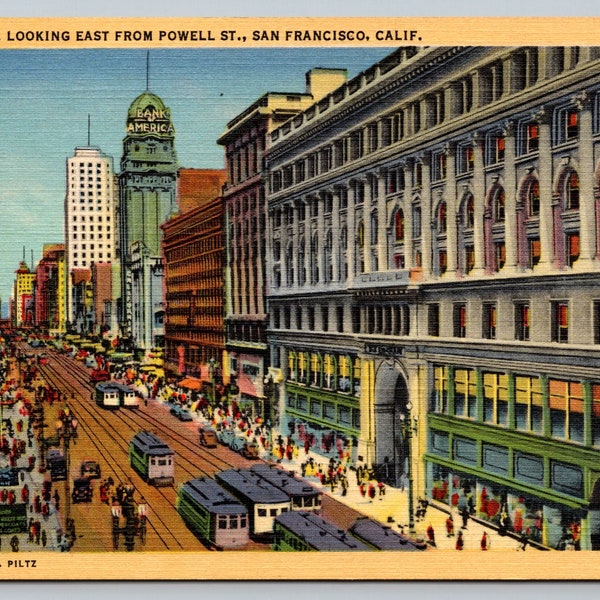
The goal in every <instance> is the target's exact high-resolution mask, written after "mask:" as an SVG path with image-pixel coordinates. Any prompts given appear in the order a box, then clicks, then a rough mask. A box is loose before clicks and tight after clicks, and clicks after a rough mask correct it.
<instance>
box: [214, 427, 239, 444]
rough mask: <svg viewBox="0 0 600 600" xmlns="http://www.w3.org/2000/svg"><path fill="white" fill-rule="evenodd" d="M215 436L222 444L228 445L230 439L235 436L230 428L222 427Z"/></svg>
mask: <svg viewBox="0 0 600 600" xmlns="http://www.w3.org/2000/svg"><path fill="white" fill-rule="evenodd" d="M217 438H218V439H219V443H220V444H223V446H229V445H230V444H231V441H232V440H233V439H234V438H235V433H233V431H231V429H222V430H221V431H219V432H218V433H217Z"/></svg>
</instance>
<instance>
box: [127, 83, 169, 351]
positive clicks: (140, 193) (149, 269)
mask: <svg viewBox="0 0 600 600" xmlns="http://www.w3.org/2000/svg"><path fill="white" fill-rule="evenodd" d="M126 132H127V135H126V137H125V139H124V140H123V156H122V159H121V173H120V175H119V183H120V203H119V220H120V223H119V233H120V243H119V248H118V253H119V256H120V263H121V303H120V307H119V323H120V327H121V333H122V335H123V336H124V337H127V338H129V339H130V341H131V344H132V347H136V348H139V349H148V348H151V347H152V346H155V345H160V344H162V337H163V335H164V333H163V317H164V308H163V305H162V259H161V251H160V242H161V229H160V225H161V223H163V222H164V221H165V220H166V219H167V217H168V216H169V215H171V214H173V213H175V212H177V201H176V200H177V198H176V189H177V157H176V154H175V129H174V127H173V124H172V122H171V114H170V111H169V109H168V108H167V107H166V106H165V104H164V103H163V101H162V100H161V99H160V98H159V97H158V96H156V95H155V94H152V93H150V92H149V91H148V90H146V91H145V92H144V93H143V94H141V95H140V96H138V97H137V98H136V99H135V100H134V101H133V102H132V104H131V106H130V107H129V111H128V113H127V124H126Z"/></svg>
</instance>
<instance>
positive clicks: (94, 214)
mask: <svg viewBox="0 0 600 600" xmlns="http://www.w3.org/2000/svg"><path fill="white" fill-rule="evenodd" d="M66 180H67V187H66V195H65V249H66V253H65V258H66V268H67V273H69V274H70V273H71V271H72V270H73V269H90V268H91V266H92V264H94V263H95V262H109V263H114V262H115V258H116V237H117V235H118V230H117V226H116V218H115V217H116V215H115V208H116V200H117V198H116V194H117V192H116V180H115V175H114V169H113V159H112V157H110V156H107V155H105V154H103V153H102V152H101V151H100V149H99V148H97V147H94V146H89V145H88V146H82V147H78V148H75V153H74V155H73V156H72V157H70V158H68V159H67V177H66ZM65 281H66V282H67V283H68V288H67V291H66V298H67V315H68V317H67V318H68V321H69V323H70V326H71V327H73V324H74V322H75V308H74V302H73V288H72V286H71V284H70V282H71V281H72V278H71V277H70V276H69V277H67V278H66V280H65ZM79 333H81V332H79Z"/></svg>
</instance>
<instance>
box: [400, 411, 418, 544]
mask: <svg viewBox="0 0 600 600" xmlns="http://www.w3.org/2000/svg"><path fill="white" fill-rule="evenodd" d="M405 408H406V413H403V412H402V413H400V430H401V431H402V439H403V440H406V448H407V453H406V459H407V461H406V462H407V470H408V473H407V474H408V529H409V531H410V533H415V516H414V498H413V495H414V490H413V469H412V438H413V435H415V434H416V433H417V431H418V417H411V415H410V411H411V410H412V403H411V402H410V400H409V401H408V402H407V403H406V406H405Z"/></svg>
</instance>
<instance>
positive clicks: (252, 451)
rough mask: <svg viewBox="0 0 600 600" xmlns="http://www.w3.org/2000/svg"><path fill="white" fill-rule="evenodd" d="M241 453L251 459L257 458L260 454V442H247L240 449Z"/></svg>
mask: <svg viewBox="0 0 600 600" xmlns="http://www.w3.org/2000/svg"><path fill="white" fill-rule="evenodd" d="M240 454H241V455H242V456H243V457H244V458H248V459H250V460H255V459H257V458H258V457H259V456H258V444H257V443H256V442H246V443H245V444H244V446H243V448H242V449H241V450H240Z"/></svg>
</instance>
